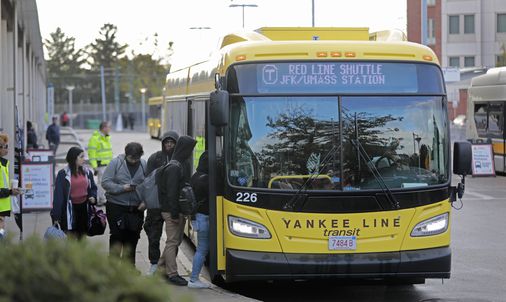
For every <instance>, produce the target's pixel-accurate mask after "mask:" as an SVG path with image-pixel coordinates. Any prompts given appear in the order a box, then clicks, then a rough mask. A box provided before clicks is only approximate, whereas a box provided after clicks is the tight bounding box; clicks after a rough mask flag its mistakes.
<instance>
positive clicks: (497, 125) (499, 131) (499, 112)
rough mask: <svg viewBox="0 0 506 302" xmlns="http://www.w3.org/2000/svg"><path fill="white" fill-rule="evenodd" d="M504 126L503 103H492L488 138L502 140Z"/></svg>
mask: <svg viewBox="0 0 506 302" xmlns="http://www.w3.org/2000/svg"><path fill="white" fill-rule="evenodd" d="M503 126H504V114H503V103H490V105H489V113H488V131H487V132H488V136H489V137H497V138H502V137H503V130H504V129H503V128H504V127H503Z"/></svg>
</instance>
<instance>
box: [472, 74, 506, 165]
mask: <svg viewBox="0 0 506 302" xmlns="http://www.w3.org/2000/svg"><path fill="white" fill-rule="evenodd" d="M468 93H469V98H468V102H467V127H466V137H467V138H469V139H472V140H474V141H478V142H487V141H489V142H491V143H492V146H493V150H494V163H495V171H497V172H503V173H504V172H506V161H505V154H506V152H505V151H506V150H505V148H506V144H505V139H506V133H505V131H504V129H505V128H504V126H505V120H504V111H505V110H506V68H505V67H498V68H491V69H489V70H488V71H487V73H486V74H484V75H481V76H478V77H475V78H473V79H472V81H471V87H469V90H468Z"/></svg>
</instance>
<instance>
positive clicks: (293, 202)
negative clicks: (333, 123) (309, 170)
mask: <svg viewBox="0 0 506 302" xmlns="http://www.w3.org/2000/svg"><path fill="white" fill-rule="evenodd" d="M340 149H341V146H340V145H338V146H337V145H334V146H333V147H332V149H330V150H329V152H328V153H327V154H326V155H325V157H324V158H323V160H322V162H321V163H320V164H319V166H320V169H319V170H318V173H313V174H311V175H310V176H309V177H308V179H307V180H306V181H305V182H304V183H303V184H302V186H301V187H300V189H299V190H298V191H297V193H295V195H293V196H292V198H290V200H288V201H287V202H286V203H285V204H284V205H283V210H287V211H293V210H294V209H295V205H296V204H297V202H298V201H299V199H300V198H299V197H300V196H301V193H302V192H305V191H306V190H307V187H308V186H309V185H310V184H311V183H312V182H313V181H314V180H315V179H317V178H318V176H320V174H321V173H322V172H323V169H324V168H325V164H326V163H327V162H328V161H329V159H331V158H332V156H331V155H333V154H334V152H336V151H339V150H340ZM306 197H307V196H304V200H305V198H306ZM304 200H303V201H304Z"/></svg>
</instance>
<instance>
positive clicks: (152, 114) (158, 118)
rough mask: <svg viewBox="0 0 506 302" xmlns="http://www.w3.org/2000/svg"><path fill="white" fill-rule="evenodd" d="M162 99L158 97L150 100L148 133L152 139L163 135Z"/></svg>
mask: <svg viewBox="0 0 506 302" xmlns="http://www.w3.org/2000/svg"><path fill="white" fill-rule="evenodd" d="M162 98H163V97H161V96H157V97H152V98H149V100H148V105H149V111H148V114H149V116H148V133H149V135H150V136H151V137H152V138H160V137H161V135H162V134H161V127H162Z"/></svg>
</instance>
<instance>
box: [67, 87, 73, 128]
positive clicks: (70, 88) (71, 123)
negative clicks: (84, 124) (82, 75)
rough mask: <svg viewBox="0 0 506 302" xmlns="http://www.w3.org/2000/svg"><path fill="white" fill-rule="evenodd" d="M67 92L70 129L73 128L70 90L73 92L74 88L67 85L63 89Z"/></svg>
mask: <svg viewBox="0 0 506 302" xmlns="http://www.w3.org/2000/svg"><path fill="white" fill-rule="evenodd" d="M65 88H66V89H67V90H68V92H69V117H70V119H69V126H70V127H71V128H72V127H73V126H74V123H73V121H72V90H74V88H75V87H74V86H72V85H69V86H67V87H65Z"/></svg>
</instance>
